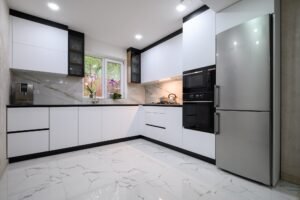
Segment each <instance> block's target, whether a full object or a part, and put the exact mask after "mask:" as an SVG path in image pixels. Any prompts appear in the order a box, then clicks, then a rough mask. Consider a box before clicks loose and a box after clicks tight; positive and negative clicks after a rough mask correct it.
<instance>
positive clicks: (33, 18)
mask: <svg viewBox="0 0 300 200" xmlns="http://www.w3.org/2000/svg"><path fill="white" fill-rule="evenodd" d="M9 14H10V15H12V16H15V17H19V18H23V19H27V20H30V21H34V22H37V23H40V24H45V25H48V26H52V27H55V28H59V29H63V30H68V26H67V25H64V24H60V23H57V22H53V21H50V20H47V19H43V18H40V17H36V16H33V15H29V14H26V13H23V12H20V11H17V10H13V9H10V10H9Z"/></svg>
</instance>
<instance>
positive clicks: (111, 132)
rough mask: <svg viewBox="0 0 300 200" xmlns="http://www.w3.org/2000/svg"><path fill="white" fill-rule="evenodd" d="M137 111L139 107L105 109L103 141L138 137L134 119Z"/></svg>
mask: <svg viewBox="0 0 300 200" xmlns="http://www.w3.org/2000/svg"><path fill="white" fill-rule="evenodd" d="M137 110H138V106H133V107H131V106H129V107H126V106H112V107H110V106H109V107H103V117H102V119H103V120H102V123H103V125H102V127H103V130H102V133H103V140H104V141H106V140H114V139H120V138H124V137H129V136H134V135H136V132H137V127H135V126H134V118H135V116H136V114H137Z"/></svg>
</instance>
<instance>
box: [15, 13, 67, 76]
mask: <svg viewBox="0 0 300 200" xmlns="http://www.w3.org/2000/svg"><path fill="white" fill-rule="evenodd" d="M11 34H12V64H11V68H13V69H21V70H30V71H39V72H50V73H57V74H65V75H67V74H68V31H67V28H66V30H64V29H61V28H56V27H54V26H49V25H45V24H42V23H38V22H34V21H31V20H27V19H23V18H19V17H15V16H11Z"/></svg>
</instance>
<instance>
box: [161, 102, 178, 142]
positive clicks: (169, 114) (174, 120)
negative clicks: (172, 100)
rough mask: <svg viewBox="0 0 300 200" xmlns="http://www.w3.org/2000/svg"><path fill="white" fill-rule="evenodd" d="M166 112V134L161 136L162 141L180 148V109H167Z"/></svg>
mask: <svg viewBox="0 0 300 200" xmlns="http://www.w3.org/2000/svg"><path fill="white" fill-rule="evenodd" d="M165 110H166V130H167V134H165V135H163V137H162V141H163V142H165V143H167V144H170V145H173V146H176V147H181V146H182V108H181V107H178V108H177V107H175V108H172V107H167V108H165Z"/></svg>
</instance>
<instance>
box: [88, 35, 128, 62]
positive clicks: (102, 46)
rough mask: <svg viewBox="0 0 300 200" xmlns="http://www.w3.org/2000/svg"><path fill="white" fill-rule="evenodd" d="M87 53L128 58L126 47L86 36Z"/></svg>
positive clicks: (121, 58)
mask: <svg viewBox="0 0 300 200" xmlns="http://www.w3.org/2000/svg"><path fill="white" fill-rule="evenodd" d="M85 54H87V55H91V56H103V57H109V58H115V59H118V60H126V49H124V48H121V47H117V46H112V45H110V44H106V43H104V42H101V41H97V40H95V39H93V38H91V37H89V36H87V35H86V36H85Z"/></svg>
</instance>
